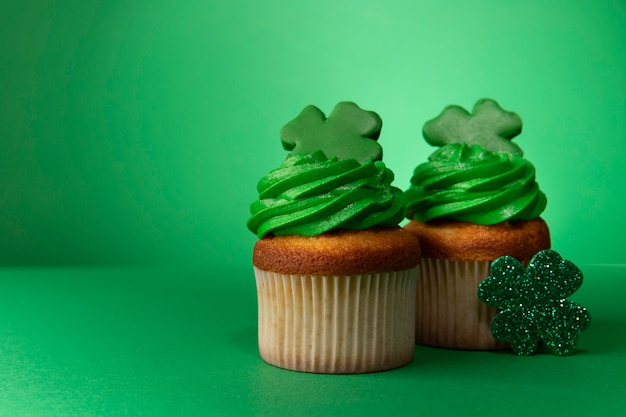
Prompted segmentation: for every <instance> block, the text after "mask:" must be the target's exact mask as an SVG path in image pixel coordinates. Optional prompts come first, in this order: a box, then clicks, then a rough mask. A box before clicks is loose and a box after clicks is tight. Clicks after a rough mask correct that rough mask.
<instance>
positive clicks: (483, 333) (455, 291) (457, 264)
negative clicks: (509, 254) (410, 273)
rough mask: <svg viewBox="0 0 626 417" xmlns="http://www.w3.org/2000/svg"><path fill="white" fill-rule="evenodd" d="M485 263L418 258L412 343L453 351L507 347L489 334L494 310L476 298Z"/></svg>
mask: <svg viewBox="0 0 626 417" xmlns="http://www.w3.org/2000/svg"><path fill="white" fill-rule="evenodd" d="M490 264H491V262H489V261H484V262H481V261H450V260H446V259H433V258H422V261H421V264H420V266H419V268H420V274H419V279H418V282H417V288H416V293H417V299H416V309H415V342H416V343H417V344H421V345H428V346H437V347H444V348H453V349H469V350H497V349H506V348H508V344H506V343H501V342H498V341H497V340H495V339H494V338H493V336H492V335H491V329H490V327H491V321H492V319H493V317H494V316H495V314H496V313H497V310H496V309H495V308H492V307H489V306H487V305H486V304H484V303H482V302H481V301H480V300H479V299H478V284H479V283H480V282H481V281H482V280H483V279H485V278H487V276H489V267H490Z"/></svg>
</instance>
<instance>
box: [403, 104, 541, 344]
mask: <svg viewBox="0 0 626 417" xmlns="http://www.w3.org/2000/svg"><path fill="white" fill-rule="evenodd" d="M521 128H522V122H521V119H520V118H519V116H518V115H517V114H515V113H512V112H508V111H505V110H503V109H502V108H501V107H500V106H499V105H498V104H497V103H496V102H495V101H493V100H490V99H482V100H479V101H478V102H477V103H476V104H475V106H474V108H473V110H472V113H471V114H470V113H468V112H467V111H466V110H464V109H463V108H461V107H458V106H449V107H447V108H445V109H444V110H443V112H442V113H441V114H440V115H439V116H438V117H436V118H434V119H432V120H430V121H428V122H427V123H426V124H425V125H424V128H423V136H424V138H425V139H426V141H427V142H428V143H430V144H431V145H434V146H439V147H440V148H439V149H438V150H436V151H435V152H434V153H432V155H430V157H429V158H428V161H427V162H425V163H422V164H420V165H418V166H417V167H416V168H415V170H414V172H413V176H412V178H411V185H410V187H409V189H408V190H407V191H406V192H405V194H404V205H405V214H406V217H407V218H408V219H409V221H408V223H406V224H405V225H404V228H405V229H406V230H408V231H410V232H411V233H413V234H414V235H415V236H417V237H418V239H419V241H420V246H421V250H422V261H421V264H420V276H419V279H418V283H417V288H416V295H417V298H416V311H415V314H416V322H415V341H416V343H418V344H423V345H429V346H437V347H444V348H455V349H472V350H494V349H503V348H506V347H507V345H506V344H504V343H501V342H498V341H496V340H495V339H494V338H493V336H492V334H491V331H490V325H491V321H492V319H493V317H494V315H495V314H496V313H497V310H496V309H495V308H492V307H488V306H487V305H485V304H483V303H481V302H480V301H479V299H478V297H477V290H478V284H479V283H480V282H481V281H482V280H483V279H485V278H486V277H487V276H489V272H490V264H491V262H492V261H494V260H495V259H497V258H499V257H501V256H511V257H513V258H515V259H517V260H518V261H520V262H521V263H522V264H524V265H525V264H527V263H528V262H529V261H530V259H531V258H532V256H533V255H534V254H535V253H537V252H539V251H540V250H543V249H548V248H550V233H549V229H548V226H547V224H546V222H545V221H544V220H543V219H542V218H541V217H540V214H541V213H542V212H543V210H544V209H545V207H546V203H547V200H546V196H545V194H544V193H543V192H542V191H541V190H540V189H539V186H538V185H537V182H536V180H535V168H534V166H533V165H532V164H531V163H530V162H529V161H528V160H526V159H525V158H524V157H523V153H522V150H521V149H520V148H519V146H517V145H516V144H515V143H513V142H511V139H512V138H514V137H515V136H517V135H518V134H519V133H520V132H521Z"/></svg>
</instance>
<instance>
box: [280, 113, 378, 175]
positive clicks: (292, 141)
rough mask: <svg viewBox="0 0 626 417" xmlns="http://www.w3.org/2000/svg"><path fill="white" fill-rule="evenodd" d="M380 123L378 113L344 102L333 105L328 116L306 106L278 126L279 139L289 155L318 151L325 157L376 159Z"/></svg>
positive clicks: (362, 160)
mask: <svg viewBox="0 0 626 417" xmlns="http://www.w3.org/2000/svg"><path fill="white" fill-rule="evenodd" d="M382 124H383V123H382V120H381V118H380V116H378V114H376V113H374V112H372V111H365V110H362V109H361V108H359V106H357V105H356V104H355V103H352V102H348V101H347V102H341V103H339V104H337V105H336V106H335V108H334V109H333V111H332V112H331V114H330V116H328V118H326V117H325V116H324V113H323V112H322V111H321V110H320V109H318V108H317V107H315V106H307V107H305V108H304V109H303V110H302V112H300V114H299V115H298V116H297V117H296V118H295V119H293V120H292V121H291V122H289V123H287V124H286V125H285V126H284V127H283V128H282V129H281V131H280V138H281V141H282V143H283V147H284V148H285V149H286V150H288V151H291V154H290V155H295V154H299V153H309V152H314V151H317V150H321V151H322V152H324V154H325V155H326V157H327V158H333V157H337V159H349V158H354V159H356V160H357V161H359V162H360V163H363V162H365V161H366V160H368V159H369V160H373V161H378V160H381V159H382V156H383V151H382V148H381V146H380V145H379V144H378V142H376V140H378V136H379V135H380V129H381V127H382Z"/></svg>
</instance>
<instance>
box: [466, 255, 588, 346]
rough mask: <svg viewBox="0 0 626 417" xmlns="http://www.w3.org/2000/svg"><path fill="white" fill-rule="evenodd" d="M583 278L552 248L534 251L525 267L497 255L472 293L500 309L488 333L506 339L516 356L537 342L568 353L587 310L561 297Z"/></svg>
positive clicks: (579, 272)
mask: <svg viewBox="0 0 626 417" xmlns="http://www.w3.org/2000/svg"><path fill="white" fill-rule="evenodd" d="M582 282H583V274H582V272H581V271H580V269H578V267H577V266H576V265H574V264H573V263H572V262H570V261H567V260H564V259H563V258H562V257H561V256H560V255H559V254H558V253H557V252H555V251H553V250H550V249H548V250H543V251H540V252H538V253H537V254H536V255H535V256H533V258H532V259H531V261H530V263H529V264H528V268H527V269H526V270H524V267H523V266H522V264H521V263H520V262H519V261H517V260H516V259H515V258H512V257H510V256H503V257H500V258H498V259H496V260H495V261H494V262H493V263H492V264H491V273H490V275H489V277H487V278H486V279H484V280H483V281H482V282H481V283H480V284H479V286H478V298H479V299H480V300H481V301H483V302H484V303H486V304H488V305H490V306H492V307H496V308H498V309H500V310H501V311H499V312H498V313H497V314H496V315H495V317H494V318H493V321H492V323H491V333H492V334H493V336H494V337H495V338H496V339H497V340H499V341H502V342H510V343H511V348H512V349H513V351H514V352H515V353H517V354H518V355H531V354H533V353H535V351H536V349H537V345H538V343H539V341H543V343H544V344H545V345H546V346H547V347H548V348H549V349H550V350H552V351H554V352H555V353H557V354H558V355H567V354H570V353H574V350H575V346H576V342H577V341H578V336H579V334H580V333H581V332H582V331H583V330H584V329H585V328H587V326H589V324H590V322H591V315H590V314H589V311H587V309H586V308H585V307H583V306H581V305H579V304H576V303H574V302H572V301H568V300H566V298H567V297H568V296H570V295H572V294H573V293H574V292H576V290H577V289H578V288H580V286H581V285H582Z"/></svg>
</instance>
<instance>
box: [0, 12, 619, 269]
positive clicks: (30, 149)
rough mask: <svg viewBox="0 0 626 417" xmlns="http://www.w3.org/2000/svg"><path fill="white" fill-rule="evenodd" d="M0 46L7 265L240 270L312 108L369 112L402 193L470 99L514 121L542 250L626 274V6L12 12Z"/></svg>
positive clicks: (2, 20) (0, 31)
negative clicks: (292, 137) (270, 176)
mask: <svg viewBox="0 0 626 417" xmlns="http://www.w3.org/2000/svg"><path fill="white" fill-rule="evenodd" d="M0 39H1V41H0V42H1V50H0V80H1V81H0V141H1V142H0V193H1V194H0V204H1V207H2V211H1V215H0V230H2V235H1V237H0V262H1V263H3V264H9V265H13V264H30V265H32V264H43V265H46V264H129V263H131V264H136V263H140V264H154V263H161V262H168V263H173V264H179V263H185V264H193V265H200V266H216V267H218V266H219V267H221V266H225V267H226V268H231V267H237V268H239V267H242V266H244V267H248V266H249V258H250V257H249V253H250V249H251V246H252V244H253V243H254V236H253V235H252V234H251V233H250V232H248V231H247V229H246V228H245V221H246V219H247V216H248V214H249V213H248V206H249V204H250V202H251V201H253V200H254V199H255V198H256V194H255V193H256V189H255V186H256V182H257V180H258V179H259V178H260V177H261V176H262V175H264V174H265V173H266V172H267V171H269V170H270V169H273V168H275V167H277V166H278V165H279V164H280V162H282V160H283V158H284V157H285V155H286V152H285V151H284V150H283V149H282V147H281V145H280V140H279V136H278V132H279V130H280V128H281V127H282V126H283V125H284V124H285V123H286V122H287V121H289V120H291V119H292V118H293V117H295V116H296V115H297V113H299V111H300V110H301V109H302V107H304V106H305V105H308V104H315V105H317V106H319V107H320V108H321V109H323V110H324V111H325V112H327V113H329V112H330V111H331V110H332V107H333V106H334V105H335V104H336V103H337V102H338V101H342V100H352V101H355V102H356V103H358V104H359V105H360V106H361V107H363V108H366V109H369V110H374V111H376V112H378V113H379V114H380V115H381V117H382V119H383V130H382V133H381V137H380V143H381V144H382V145H383V147H384V151H385V156H384V160H385V162H386V163H387V165H388V166H389V167H390V168H392V169H393V170H394V171H395V173H396V181H395V182H394V184H395V185H397V186H399V187H400V188H403V189H404V188H406V187H407V186H408V181H409V178H410V175H411V173H412V170H413V168H414V167H415V165H417V164H418V163H420V162H422V161H424V160H425V159H426V158H427V156H428V155H429V154H430V153H431V152H432V150H433V148H431V147H430V146H429V145H427V144H425V142H424V141H423V139H422V137H421V127H422V125H423V123H424V122H425V121H426V120H428V119H429V118H431V117H433V116H435V115H437V114H438V113H439V112H440V111H441V109H442V108H443V107H444V106H445V105H447V104H452V103H454V104H459V105H462V106H464V107H471V106H472V105H473V103H474V102H475V101H476V99H478V98H481V97H491V98H494V99H496V100H497V101H498V102H499V103H500V104H501V105H502V106H503V107H504V108H505V109H508V110H513V111H515V112H517V113H518V114H520V115H521V117H522V119H523V121H524V130H523V133H522V134H521V135H520V136H519V137H518V138H517V139H516V141H517V143H519V144H520V146H522V148H523V149H524V151H525V155H526V156H527V158H528V159H529V160H531V161H532V162H533V163H534V164H535V166H536V168H537V179H538V182H539V184H540V186H541V187H542V189H543V190H544V191H545V193H546V194H547V196H548V198H549V203H548V204H549V205H548V208H547V210H546V211H545V213H544V217H545V219H546V220H547V221H548V222H549V224H550V226H551V230H552V236H553V245H554V247H555V248H557V249H558V250H559V251H561V252H562V253H563V255H564V256H566V257H569V258H571V259H574V260H575V261H576V262H580V263H593V264H615V263H618V264H625V263H626V255H625V253H626V251H624V250H623V248H622V247H623V236H624V235H626V222H624V221H623V215H624V211H625V210H626V188H625V187H626V185H624V173H625V170H624V163H623V161H624V158H625V149H626V140H625V139H626V128H625V120H626V103H625V102H626V2H624V1H623V0H614V1H610V0H601V1H598V0H587V1H581V0H575V1H570V2H561V1H547V2H546V1H527V0H525V1H507V2H502V1H472V2H466V1H441V2H438V1H394V0H386V1H338V0H332V1H331V0H328V1H324V0H322V1H315V2H298V1H289V2H288V1H284V2H281V1H275V2H257V1H238V2H215V1H204V0H203V1H191V0H188V1H178V2H174V1H147V0H146V1H141V0H125V1H119V0H110V1H95V0H86V1H35V0H31V1H25V2H11V1H5V2H2V5H1V6H0Z"/></svg>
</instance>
